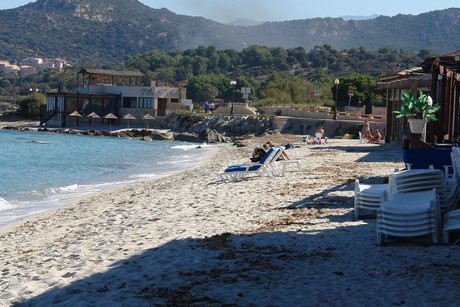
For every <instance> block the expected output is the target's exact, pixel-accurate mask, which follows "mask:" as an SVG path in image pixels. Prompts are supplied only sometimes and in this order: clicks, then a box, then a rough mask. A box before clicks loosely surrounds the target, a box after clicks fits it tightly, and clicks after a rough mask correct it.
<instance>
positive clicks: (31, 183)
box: [0, 130, 209, 225]
mask: <svg viewBox="0 0 460 307" xmlns="http://www.w3.org/2000/svg"><path fill="white" fill-rule="evenodd" d="M207 149H209V147H208V146H205V145H199V146H197V144H191V143H182V142H169V141H152V142H147V141H142V140H139V139H126V138H116V137H108V136H84V135H68V134H60V133H49V132H36V131H13V130H0V225H4V224H7V223H11V222H13V221H16V220H20V219H23V218H24V217H27V216H30V215H32V214H37V213H41V212H44V211H48V210H50V209H53V208H58V207H60V206H63V204H64V200H65V199H69V198H72V197H77V196H81V195H85V194H88V193H92V192H97V191H101V190H103V189H108V188H112V187H116V186H121V185H126V184H129V183H133V182H137V181H142V180H148V179H150V178H155V177H161V176H165V175H167V174H170V173H173V172H177V171H180V170H184V169H188V168H191V167H193V166H195V165H197V164H198V163H200V162H201V160H202V159H203V158H204V157H205V155H206V153H207Z"/></svg>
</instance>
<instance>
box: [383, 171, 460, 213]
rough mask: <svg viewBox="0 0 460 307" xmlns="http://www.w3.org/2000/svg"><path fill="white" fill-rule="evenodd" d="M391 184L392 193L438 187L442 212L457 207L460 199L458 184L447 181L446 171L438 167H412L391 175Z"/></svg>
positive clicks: (427, 189)
mask: <svg viewBox="0 0 460 307" xmlns="http://www.w3.org/2000/svg"><path fill="white" fill-rule="evenodd" d="M389 184H390V187H389V191H390V195H391V194H394V193H412V192H423V191H430V190H432V189H436V191H437V193H438V196H439V206H440V210H441V212H442V213H445V212H448V211H450V210H452V209H453V208H455V207H456V206H457V203H458V200H459V193H458V186H457V184H456V183H453V182H449V181H446V179H445V176H444V172H443V171H441V170H438V169H412V170H406V171H401V172H397V173H394V174H391V175H390V176H389Z"/></svg>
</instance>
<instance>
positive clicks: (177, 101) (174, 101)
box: [171, 98, 179, 103]
mask: <svg viewBox="0 0 460 307" xmlns="http://www.w3.org/2000/svg"><path fill="white" fill-rule="evenodd" d="M171 102H172V103H179V99H177V98H171Z"/></svg>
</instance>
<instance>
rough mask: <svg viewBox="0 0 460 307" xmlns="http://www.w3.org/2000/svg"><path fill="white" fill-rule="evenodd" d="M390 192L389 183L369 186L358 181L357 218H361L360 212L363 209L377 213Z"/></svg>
mask: <svg viewBox="0 0 460 307" xmlns="http://www.w3.org/2000/svg"><path fill="white" fill-rule="evenodd" d="M388 190H389V185H388V184H387V183H383V184H372V185H369V184H362V183H360V182H359V180H358V179H356V180H355V196H354V210H355V218H356V219H358V218H359V211H360V210H362V209H364V210H370V211H377V210H378V209H379V207H380V203H381V202H382V201H383V200H384V197H385V193H388Z"/></svg>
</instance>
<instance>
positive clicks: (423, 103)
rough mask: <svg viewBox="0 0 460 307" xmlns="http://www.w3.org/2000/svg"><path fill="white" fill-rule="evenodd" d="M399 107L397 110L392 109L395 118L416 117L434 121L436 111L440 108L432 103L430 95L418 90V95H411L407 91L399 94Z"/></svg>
mask: <svg viewBox="0 0 460 307" xmlns="http://www.w3.org/2000/svg"><path fill="white" fill-rule="evenodd" d="M400 100H401V108H400V109H399V111H393V113H395V114H397V115H396V118H403V117H407V118H418V119H426V120H427V121H436V120H438V119H437V117H436V113H437V112H438V111H439V110H440V109H441V106H440V105H439V104H437V103H435V104H433V103H432V100H431V98H430V96H428V95H427V94H424V93H423V92H422V91H419V97H418V98H417V97H415V96H413V95H412V94H411V93H409V92H403V93H402V94H401V99H400Z"/></svg>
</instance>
